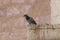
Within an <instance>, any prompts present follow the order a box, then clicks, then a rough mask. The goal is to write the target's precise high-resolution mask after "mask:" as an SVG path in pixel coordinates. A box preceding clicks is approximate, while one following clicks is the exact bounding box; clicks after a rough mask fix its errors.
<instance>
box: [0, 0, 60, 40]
mask: <svg viewBox="0 0 60 40" xmlns="http://www.w3.org/2000/svg"><path fill="white" fill-rule="evenodd" d="M59 2H60V1H56V0H55V1H54V0H0V40H28V39H29V38H28V35H29V33H28V23H27V22H26V20H25V18H24V17H23V15H24V14H28V15H30V16H31V17H33V18H34V19H35V21H36V22H37V24H38V25H40V27H41V28H42V29H40V30H39V32H40V34H39V35H40V39H41V40H57V39H58V40H59V37H60V35H59V34H60V29H55V30H53V29H47V28H52V25H49V24H51V23H53V24H54V23H55V24H58V25H54V28H60V27H59V26H60V25H59V23H60V22H59V21H57V20H59V19H58V18H59V17H58V18H56V17H55V16H56V15H57V14H58V15H59V8H60V6H59ZM55 4H56V5H55ZM57 4H58V5H57ZM55 6H56V7H55ZM55 14H56V15H55ZM53 16H54V17H53ZM51 18H52V22H51ZM55 18H56V20H55ZM55 21H56V22H55ZM42 24H43V25H42ZM45 28H46V29H45Z"/></svg>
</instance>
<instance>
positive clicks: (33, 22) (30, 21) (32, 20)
mask: <svg viewBox="0 0 60 40" xmlns="http://www.w3.org/2000/svg"><path fill="white" fill-rule="evenodd" d="M24 17H25V18H26V20H27V22H28V23H29V24H34V25H36V24H37V23H36V22H35V20H34V19H33V18H32V17H30V16H28V15H27V14H25V15H24Z"/></svg>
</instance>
